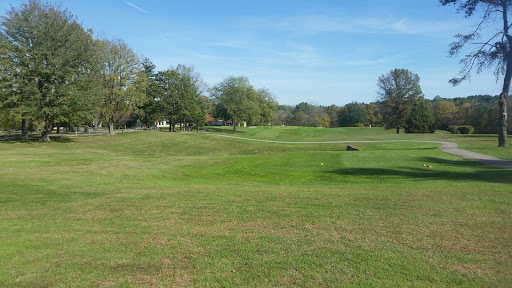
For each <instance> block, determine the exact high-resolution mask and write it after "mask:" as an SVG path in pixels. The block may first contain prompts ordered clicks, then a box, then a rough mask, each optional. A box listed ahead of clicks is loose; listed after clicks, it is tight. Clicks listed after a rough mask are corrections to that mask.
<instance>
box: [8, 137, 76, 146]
mask: <svg viewBox="0 0 512 288" xmlns="http://www.w3.org/2000/svg"><path fill="white" fill-rule="evenodd" d="M39 138H40V136H39V135H37V136H36V135H30V136H28V138H27V137H25V136H21V135H15V136H10V137H9V138H5V137H4V138H2V137H0V143H7V144H16V143H24V144H35V143H41V142H39ZM50 140H51V142H57V143H73V142H75V139H73V138H71V137H60V136H56V135H51V137H50Z"/></svg>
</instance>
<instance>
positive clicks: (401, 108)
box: [377, 69, 422, 134]
mask: <svg viewBox="0 0 512 288" xmlns="http://www.w3.org/2000/svg"><path fill="white" fill-rule="evenodd" d="M377 86H378V88H379V90H378V93H379V95H380V100H381V114H382V121H383V123H384V125H385V127H386V129H392V128H396V134H399V133H400V127H402V126H404V125H405V121H406V120H407V117H409V113H410V111H411V107H412V104H413V103H414V102H415V101H416V100H417V99H418V97H420V96H421V95H422V92H421V88H420V77H419V76H418V75H417V74H415V73H412V72H411V71H409V70H407V69H394V70H392V71H391V72H389V73H388V74H386V75H382V76H380V77H379V80H378V82H377Z"/></svg>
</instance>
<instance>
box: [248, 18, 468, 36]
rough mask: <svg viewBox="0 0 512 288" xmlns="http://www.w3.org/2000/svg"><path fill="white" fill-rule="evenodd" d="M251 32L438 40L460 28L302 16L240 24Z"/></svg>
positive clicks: (443, 24) (433, 23) (436, 23)
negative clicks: (399, 36) (381, 36)
mask: <svg viewBox="0 0 512 288" xmlns="http://www.w3.org/2000/svg"><path fill="white" fill-rule="evenodd" d="M242 25H243V26H244V27H247V28H252V29H270V30H274V31H275V30H278V31H288V32H292V33H296V34H321V33H342V32H345V33H357V34H410V35H425V36H432V37H438V36H440V35H441V36H443V35H449V36H450V37H452V35H453V34H454V33H456V32H457V31H460V30H461V27H463V26H462V25H461V23H460V21H458V22H457V21H433V20H416V19H414V20H411V19H409V18H407V17H402V18H396V17H357V18H349V17H334V16H327V15H305V16H295V17H288V18H283V19H271V18H259V19H250V20H247V21H245V22H244V23H243V24H242Z"/></svg>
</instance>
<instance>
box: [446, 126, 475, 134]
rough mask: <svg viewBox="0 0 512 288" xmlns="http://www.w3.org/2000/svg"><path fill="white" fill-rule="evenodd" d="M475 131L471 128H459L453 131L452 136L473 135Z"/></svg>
mask: <svg viewBox="0 0 512 288" xmlns="http://www.w3.org/2000/svg"><path fill="white" fill-rule="evenodd" d="M473 133H475V129H474V128H473V127H471V126H457V127H455V129H453V131H452V134H473Z"/></svg>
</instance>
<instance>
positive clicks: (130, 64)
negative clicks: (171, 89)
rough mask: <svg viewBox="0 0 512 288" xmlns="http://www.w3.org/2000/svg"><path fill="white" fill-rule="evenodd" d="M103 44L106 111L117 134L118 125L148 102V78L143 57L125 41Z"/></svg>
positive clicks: (112, 131) (103, 110)
mask: <svg viewBox="0 0 512 288" xmlns="http://www.w3.org/2000/svg"><path fill="white" fill-rule="evenodd" d="M101 45H102V50H101V53H102V55H101V56H102V74H103V76H102V80H103V81H102V85H103V91H102V95H103V101H102V104H101V106H102V112H103V116H104V118H105V119H106V120H107V122H108V124H109V126H108V129H109V134H114V124H115V123H116V121H117V120H119V119H120V118H121V117H122V116H125V115H127V114H130V112H132V111H133V110H134V109H136V108H137V106H141V105H143V104H144V102H145V101H146V87H147V85H148V78H147V76H146V75H145V72H144V71H143V69H142V68H143V67H142V65H141V64H140V61H139V58H138V57H137V55H135V53H134V52H133V51H132V50H131V49H130V48H129V47H128V45H126V43H125V42H123V41H122V40H104V41H102V43H101Z"/></svg>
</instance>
